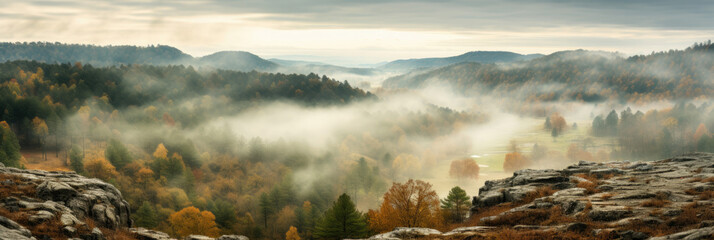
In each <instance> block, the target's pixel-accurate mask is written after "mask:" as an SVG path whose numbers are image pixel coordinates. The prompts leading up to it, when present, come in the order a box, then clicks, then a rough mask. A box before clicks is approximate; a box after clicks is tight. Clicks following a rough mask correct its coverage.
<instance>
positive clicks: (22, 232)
mask: <svg viewBox="0 0 714 240" xmlns="http://www.w3.org/2000/svg"><path fill="white" fill-rule="evenodd" d="M0 239H17V240H26V239H27V240H29V239H33V240H34V239H35V238H34V237H32V233H30V230H27V229H26V228H24V227H22V226H20V224H17V223H16V222H15V221H13V220H10V219H9V218H6V217H3V216H0Z"/></svg>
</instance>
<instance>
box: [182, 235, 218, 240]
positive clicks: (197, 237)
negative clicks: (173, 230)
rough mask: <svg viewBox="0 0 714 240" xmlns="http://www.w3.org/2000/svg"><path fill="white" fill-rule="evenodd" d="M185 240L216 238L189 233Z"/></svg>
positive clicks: (210, 239)
mask: <svg viewBox="0 0 714 240" xmlns="http://www.w3.org/2000/svg"><path fill="white" fill-rule="evenodd" d="M184 240H215V238H212V237H207V236H203V235H188V236H186V237H185V238H184Z"/></svg>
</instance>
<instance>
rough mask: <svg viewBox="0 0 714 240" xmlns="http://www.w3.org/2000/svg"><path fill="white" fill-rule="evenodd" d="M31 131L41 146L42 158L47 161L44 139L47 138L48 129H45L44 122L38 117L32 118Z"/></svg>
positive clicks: (45, 124)
mask: <svg viewBox="0 0 714 240" xmlns="http://www.w3.org/2000/svg"><path fill="white" fill-rule="evenodd" d="M32 131H33V132H34V133H35V135H37V137H38V138H39V139H40V145H42V158H44V159H45V160H47V154H46V153H45V138H47V134H48V133H49V129H48V128H47V123H45V120H43V119H42V118H39V117H35V118H33V119H32Z"/></svg>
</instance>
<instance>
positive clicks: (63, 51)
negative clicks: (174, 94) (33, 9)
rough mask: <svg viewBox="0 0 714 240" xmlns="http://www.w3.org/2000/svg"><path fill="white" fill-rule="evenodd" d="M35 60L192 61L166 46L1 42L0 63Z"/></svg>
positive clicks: (96, 62) (106, 62) (107, 63)
mask: <svg viewBox="0 0 714 240" xmlns="http://www.w3.org/2000/svg"><path fill="white" fill-rule="evenodd" d="M15 60H35V61H39V62H45V63H66V62H82V63H84V64H91V65H94V66H112V65H121V64H124V65H128V64H151V65H169V64H182V63H188V62H189V61H191V60H193V57H191V56H190V55H188V54H185V53H183V52H181V50H178V49H176V48H174V47H170V46H165V45H151V46H146V47H138V46H96V45H89V44H64V43H58V42H55V43H51V42H15V43H10V42H4V43H0V62H6V61H15Z"/></svg>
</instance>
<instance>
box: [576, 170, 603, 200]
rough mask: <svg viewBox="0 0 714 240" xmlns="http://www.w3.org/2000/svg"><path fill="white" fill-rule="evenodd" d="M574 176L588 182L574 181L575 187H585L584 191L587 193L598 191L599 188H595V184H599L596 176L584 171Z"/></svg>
mask: <svg viewBox="0 0 714 240" xmlns="http://www.w3.org/2000/svg"><path fill="white" fill-rule="evenodd" d="M575 176H577V177H581V178H584V179H586V180H588V182H586V181H582V182H577V181H576V183H577V185H576V187H579V188H585V193H587V194H588V195H590V194H595V193H598V192H600V190H598V189H597V186H598V185H600V180H599V179H598V177H597V176H595V175H589V174H584V173H580V174H576V175H575Z"/></svg>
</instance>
